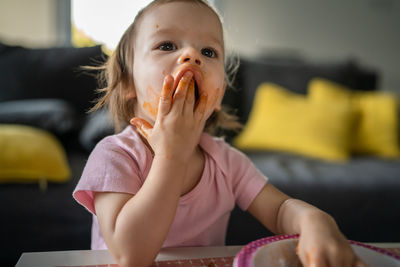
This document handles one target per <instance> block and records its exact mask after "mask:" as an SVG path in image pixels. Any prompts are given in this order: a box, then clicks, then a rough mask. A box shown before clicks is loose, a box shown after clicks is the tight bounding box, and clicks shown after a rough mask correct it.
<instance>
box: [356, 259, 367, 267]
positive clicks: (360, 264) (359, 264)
mask: <svg viewBox="0 0 400 267" xmlns="http://www.w3.org/2000/svg"><path fill="white" fill-rule="evenodd" d="M354 266H355V267H367V265H366V264H365V263H364V262H362V261H361V260H360V259H358V258H357V259H356V263H355V264H354Z"/></svg>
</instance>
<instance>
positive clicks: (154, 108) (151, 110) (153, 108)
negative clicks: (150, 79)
mask: <svg viewBox="0 0 400 267" xmlns="http://www.w3.org/2000/svg"><path fill="white" fill-rule="evenodd" d="M159 99H160V94H159V93H158V92H156V91H155V90H154V89H153V88H152V87H151V86H148V87H147V99H146V100H147V101H144V102H143V105H142V108H143V110H145V111H146V112H147V113H148V114H149V115H151V116H153V118H156V117H157V114H158V101H159Z"/></svg>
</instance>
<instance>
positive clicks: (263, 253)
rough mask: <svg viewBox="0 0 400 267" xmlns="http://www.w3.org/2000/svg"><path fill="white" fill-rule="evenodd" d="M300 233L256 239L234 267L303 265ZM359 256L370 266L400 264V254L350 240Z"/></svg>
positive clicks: (241, 251)
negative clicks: (299, 254)
mask: <svg viewBox="0 0 400 267" xmlns="http://www.w3.org/2000/svg"><path fill="white" fill-rule="evenodd" d="M298 238H299V235H279V236H271V237H266V238H262V239H258V240H255V241H253V242H251V243H249V244H247V245H246V246H245V247H243V248H242V249H241V250H240V252H239V253H238V254H237V255H236V257H235V259H234V262H233V266H234V267H261V266H280V267H292V266H293V267H297V266H301V264H300V261H299V258H298V257H297V255H296V246H297V243H298ZM349 242H350V244H351V247H352V248H353V250H354V252H355V253H356V254H357V256H358V257H359V258H360V259H362V260H363V261H364V262H365V263H367V264H368V265H369V266H371V267H374V266H379V267H380V266H387V267H392V266H393V267H396V266H398V267H399V266H400V256H398V255H395V254H393V253H391V252H389V251H387V250H385V249H382V248H377V247H374V246H371V245H367V244H364V243H361V242H356V241H349Z"/></svg>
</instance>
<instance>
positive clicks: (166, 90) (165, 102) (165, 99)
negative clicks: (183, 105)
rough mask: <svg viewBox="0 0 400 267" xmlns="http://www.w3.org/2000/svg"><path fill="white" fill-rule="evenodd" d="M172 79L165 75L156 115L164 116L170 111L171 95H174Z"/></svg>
mask: <svg viewBox="0 0 400 267" xmlns="http://www.w3.org/2000/svg"><path fill="white" fill-rule="evenodd" d="M173 86H174V78H173V77H172V76H171V75H167V76H166V77H165V78H164V84H163V88H162V90H161V96H160V102H159V104H158V114H159V115H166V114H168V112H169V111H170V110H171V105H172V95H173V93H174V88H173Z"/></svg>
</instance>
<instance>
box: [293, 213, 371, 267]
mask: <svg viewBox="0 0 400 267" xmlns="http://www.w3.org/2000/svg"><path fill="white" fill-rule="evenodd" d="M317 219H318V221H317ZM317 219H316V220H315V221H314V223H312V224H310V226H309V227H306V228H305V229H304V231H302V233H301V235H300V239H299V244H298V248H297V254H298V255H299V257H300V260H301V262H302V263H303V265H304V266H309V267H334V266H337V267H366V265H365V264H364V263H363V262H362V261H361V260H360V259H359V258H358V257H357V256H356V255H355V254H354V252H353V250H352V248H351V246H350V244H349V242H348V241H347V239H346V238H345V237H344V236H343V234H342V233H341V232H340V231H339V229H338V228H337V226H336V224H335V223H334V222H333V220H331V218H329V217H326V218H324V217H322V218H321V217H319V218H317Z"/></svg>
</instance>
